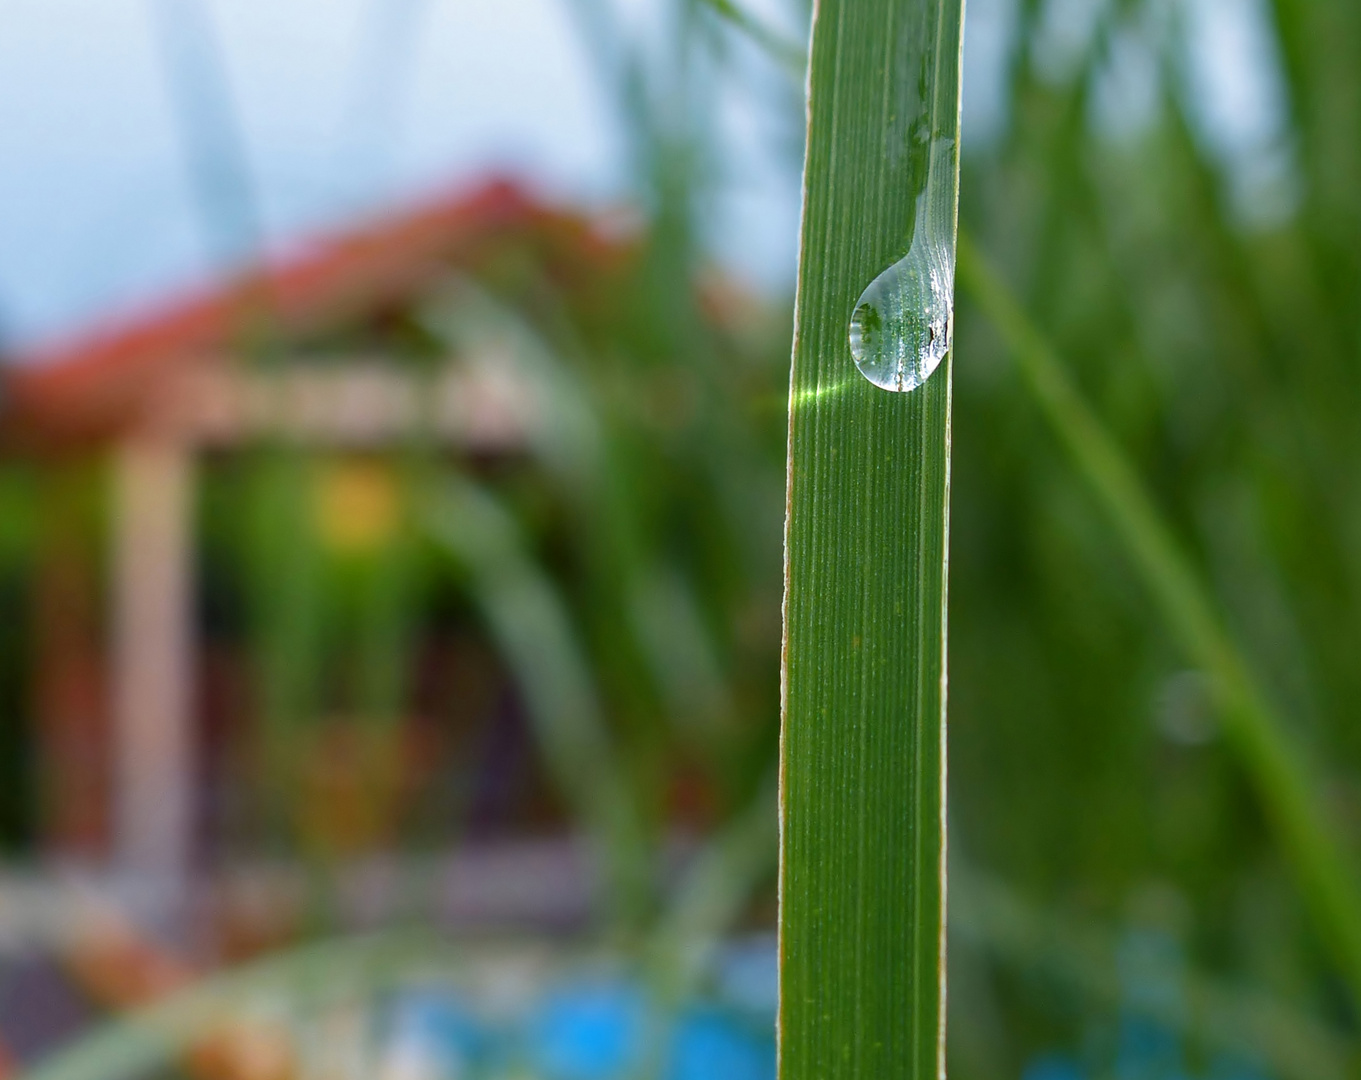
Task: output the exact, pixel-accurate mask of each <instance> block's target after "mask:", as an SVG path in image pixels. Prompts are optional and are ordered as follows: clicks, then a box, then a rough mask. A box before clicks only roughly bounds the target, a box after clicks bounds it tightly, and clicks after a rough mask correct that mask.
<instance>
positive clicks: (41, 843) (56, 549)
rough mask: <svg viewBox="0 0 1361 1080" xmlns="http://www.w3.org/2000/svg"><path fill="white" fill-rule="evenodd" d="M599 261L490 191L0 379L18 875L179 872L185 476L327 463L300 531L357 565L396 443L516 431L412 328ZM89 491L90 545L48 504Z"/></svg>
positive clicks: (575, 219)
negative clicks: (94, 509) (22, 709)
mask: <svg viewBox="0 0 1361 1080" xmlns="http://www.w3.org/2000/svg"><path fill="white" fill-rule="evenodd" d="M620 250H621V245H620V243H619V241H618V240H612V239H610V238H609V237H608V236H607V234H606V233H605V232H603V231H602V230H601V229H600V228H598V227H597V225H596V223H593V222H591V221H589V220H587V219H585V218H583V217H580V216H576V215H572V214H568V213H564V212H560V211H558V210H555V209H551V208H549V207H546V206H545V205H542V204H541V203H539V202H537V201H535V200H534V199H533V198H531V197H530V196H528V195H526V194H525V193H524V192H523V191H521V190H519V189H517V188H516V187H514V186H512V185H509V184H507V183H503V182H495V183H490V184H488V185H486V186H484V187H482V188H480V189H478V190H475V191H472V192H463V193H459V194H457V195H455V196H453V197H450V198H446V199H440V200H435V201H433V202H430V203H428V204H426V205H422V206H418V207H415V208H413V209H410V210H408V211H406V212H403V213H400V214H397V215H395V216H392V217H389V218H387V219H385V220H381V221H377V222H374V223H371V224H368V225H365V226H364V227H362V228H357V229H354V230H353V231H348V232H344V233H341V234H339V235H335V236H333V237H330V238H326V239H323V240H320V241H317V242H313V243H310V244H307V245H305V246H302V247H298V248H296V249H294V250H293V251H291V252H290V253H288V254H287V255H285V256H283V257H279V258H277V259H272V260H270V261H269V262H268V263H267V265H265V266H263V267H260V268H255V269H252V270H249V271H248V272H245V273H243V274H241V275H239V276H238V277H236V278H235V279H233V280H231V281H229V282H227V283H226V284H224V285H222V286H221V287H218V288H214V289H211V290H208V291H203V292H198V293H194V294H192V295H188V296H185V297H182V298H179V299H176V300H174V301H172V302H168V303H167V304H165V305H164V306H161V307H159V308H158V309H156V310H153V311H151V312H149V313H148V314H145V315H143V316H141V317H137V318H132V319H128V320H125V321H123V322H122V323H120V324H118V325H115V326H112V327H109V328H104V329H101V330H98V331H97V332H95V333H93V334H91V335H89V336H86V337H83V338H79V339H76V340H74V341H72V342H69V343H67V344H64V345H62V346H60V347H58V348H50V349H47V350H45V351H42V352H40V353H38V354H35V355H30V356H22V357H18V358H14V359H13V360H12V361H11V363H10V364H9V365H8V366H7V367H6V368H5V369H4V371H3V384H2V385H0V437H2V438H3V453H4V454H5V455H6V456H7V457H8V458H9V460H10V461H11V462H23V463H25V464H26V465H27V466H28V467H31V468H33V469H35V470H36V471H37V473H38V475H39V476H40V477H41V480H40V496H39V501H40V508H39V518H40V525H39V529H38V537H39V539H38V542H37V543H36V545H35V550H34V561H35V565H34V567H33V573H32V575H31V589H30V593H29V596H28V597H27V599H26V601H25V605H24V606H25V608H26V614H24V615H23V618H24V619H25V620H27V621H28V625H29V626H30V627H31V629H30V630H29V631H28V637H27V640H28V641H29V642H31V648H30V649H29V650H28V656H29V659H28V661H27V671H26V673H25V686H26V689H25V694H24V700H25V702H26V703H27V704H26V708H27V712H28V715H27V717H26V718H24V721H23V723H24V724H25V726H26V735H25V738H26V744H27V747H28V750H29V754H28V757H27V764H26V765H25V766H24V768H25V769H26V770H27V772H28V774H29V775H28V776H27V778H26V782H25V789H26V790H27V791H28V795H27V796H26V797H27V798H28V799H30V800H31V801H32V802H33V804H34V805H33V806H32V807H31V808H30V809H31V810H32V814H31V816H32V819H33V821H34V823H35V824H34V830H33V831H34V832H35V834H36V836H35V842H36V847H37V849H38V852H39V853H40V854H41V855H43V856H53V857H57V858H73V859H77V860H85V861H91V862H94V863H97V864H104V863H106V862H108V861H111V862H112V864H113V865H114V866H116V867H118V868H121V869H124V870H128V871H134V872H136V873H139V874H147V875H166V876H167V877H168V878H176V877H179V876H180V875H183V874H185V873H186V872H187V869H188V868H189V867H190V866H192V865H193V864H195V862H196V861H198V860H199V859H200V856H201V851H200V850H199V849H200V848H201V846H202V843H203V835H204V820H205V814H206V812H207V811H206V808H205V805H204V802H205V799H207V798H208V797H209V793H210V792H211V785H210V784H208V783H206V781H205V777H206V769H207V766H206V764H205V759H206V757H207V756H208V754H209V750H208V744H209V743H210V742H212V740H213V739H214V738H216V736H215V735H214V734H213V726H214V724H217V723H219V722H218V721H215V720H214V719H213V718H212V715H211V714H212V713H213V711H214V709H215V708H216V706H214V704H213V693H212V686H211V685H209V684H211V683H212V682H213V679H214V676H213V658H212V656H210V655H209V652H210V650H209V649H208V648H207V646H206V644H205V626H204V615H203V611H202V609H203V604H202V603H201V602H200V601H201V585H202V583H201V581H200V580H199V574H200V569H201V564H202V559H201V555H202V551H201V548H202V543H201V540H202V538H201V537H200V536H199V535H198V533H197V529H198V525H197V522H198V520H199V519H198V517H197V516H196V504H197V492H198V489H199V486H200V484H201V482H202V477H203V472H204V468H205V462H209V461H219V460H222V459H223V458H224V457H230V456H231V455H233V454H239V453H240V452H241V451H243V450H246V449H248V448H250V447H260V446H270V445H283V446H290V447H307V448H313V449H315V450H318V451H321V452H324V453H327V454H333V455H334V456H335V457H336V458H337V460H339V461H341V462H348V463H349V465H350V466H352V467H347V468H342V469H339V470H337V471H335V472H334V473H333V474H332V475H331V476H330V479H328V481H327V484H328V487H327V490H326V492H325V493H324V498H323V499H322V500H321V502H320V504H319V505H320V506H321V510H320V511H319V512H320V513H321V515H322V517H323V518H324V519H325V520H323V521H321V522H320V527H321V528H322V529H323V530H326V531H328V532H329V533H330V534H333V537H332V538H333V539H334V540H335V542H336V543H339V544H342V545H343V544H347V543H348V544H358V545H361V546H362V545H363V544H364V543H365V541H366V537H370V535H371V534H374V533H375V532H377V533H381V532H382V531H383V529H384V528H386V527H387V526H386V525H385V521H386V519H387V518H390V517H391V515H392V507H391V503H392V497H391V492H390V491H389V490H388V488H389V487H390V483H389V479H390V478H389V477H388V474H387V473H385V472H384V471H383V470H382V469H381V468H374V467H372V465H373V463H374V462H375V461H377V462H382V461H383V460H384V459H385V458H386V459H390V458H391V457H392V456H393V455H395V454H397V453H398V452H399V451H401V449H402V448H403V447H406V446H409V445H410V444H412V442H413V441H421V442H422V443H423V445H426V446H427V447H429V446H432V445H433V446H434V447H435V448H436V450H437V452H438V453H442V454H456V455H465V456H466V455H472V456H477V457H481V458H486V457H487V456H496V455H507V454H510V455H513V454H514V453H515V452H516V450H517V448H518V447H519V446H520V445H521V443H522V442H523V440H524V439H525V436H526V431H527V429H528V427H529V426H530V425H532V424H533V423H534V418H533V415H532V409H530V408H528V407H527V404H526V400H527V399H526V397H525V395H523V394H522V393H520V392H519V388H517V386H516V383H515V381H514V379H513V378H512V377H510V376H508V374H507V372H506V371H505V370H504V369H500V370H498V369H497V367H496V365H495V364H488V363H481V364H479V363H469V362H468V360H469V358H468V357H461V356H458V355H455V354H454V351H452V350H447V349H446V350H445V351H444V352H441V348H442V346H441V345H440V343H439V342H438V341H432V340H431V339H430V338H429V337H428V336H426V337H422V335H421V331H420V326H419V319H418V318H417V317H416V315H415V314H414V313H416V312H418V311H419V309H420V308H421V307H422V305H426V304H429V303H430V302H431V301H432V298H436V297H438V295H439V294H440V292H441V290H445V289H447V288H449V286H450V283H451V282H455V281H457V280H458V279H459V278H460V277H462V276H464V275H476V274H477V273H479V272H480V271H482V270H484V269H485V268H486V267H487V266H488V265H490V264H492V263H495V262H497V261H498V260H501V261H504V260H506V259H511V260H514V259H516V258H520V259H521V260H522V261H524V260H528V261H530V262H532V263H533V264H534V266H535V267H536V272H537V273H542V274H545V275H547V276H548V277H549V278H552V279H554V280H556V281H558V282H561V283H564V284H565V285H566V286H567V287H568V288H569V289H577V288H579V287H585V288H587V289H588V290H589V289H590V288H593V287H594V288H599V287H602V285H603V283H605V282H606V281H607V279H608V273H607V272H606V271H607V270H608V268H609V267H610V266H611V265H617V264H618V261H619V260H618V254H619V252H620ZM413 342H414V344H413ZM92 470H93V474H94V475H95V477H96V479H95V481H94V483H95V484H96V485H97V486H98V487H99V488H100V493H99V496H98V498H99V499H100V500H101V501H102V509H101V511H100V520H101V522H102V524H101V525H100V526H99V527H98V528H96V529H94V530H93V535H94V536H95V537H96V539H95V541H93V542H90V541H89V540H88V537H89V535H91V530H89V529H86V530H85V531H84V533H82V532H81V531H80V530H79V529H76V528H74V527H73V526H72V519H73V518H74V517H78V516H79V510H78V509H77V508H76V505H77V503H78V502H79V499H78V498H77V497H76V496H74V495H73V494H72V492H73V491H75V490H76V489H78V488H79V487H80V483H81V482H80V480H79V479H78V478H79V477H81V476H84V477H87V478H88V477H89V475H91V471H92ZM87 485H88V480H87ZM82 536H84V537H86V539H85V540H82V539H81V537H82ZM218 711H221V710H220V709H219V710H218ZM229 711H230V710H229ZM240 711H241V710H239V709H238V710H237V717H236V719H234V720H229V721H228V722H229V723H240V718H239V713H240Z"/></svg>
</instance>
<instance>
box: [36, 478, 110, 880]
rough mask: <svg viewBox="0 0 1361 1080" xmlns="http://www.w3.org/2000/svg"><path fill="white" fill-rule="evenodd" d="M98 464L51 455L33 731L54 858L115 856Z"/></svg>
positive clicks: (41, 824) (41, 550)
mask: <svg viewBox="0 0 1361 1080" xmlns="http://www.w3.org/2000/svg"><path fill="white" fill-rule="evenodd" d="M96 475H97V474H96V473H95V471H94V470H93V469H92V467H91V462H89V461H88V460H86V459H83V458H76V459H68V460H57V461H53V462H49V463H47V464H46V465H45V466H44V468H43V472H42V485H43V493H42V502H41V508H40V509H41V515H42V526H41V529H40V532H39V543H38V550H37V552H36V559H37V570H36V573H35V575H34V584H33V615H34V621H33V639H34V664H35V669H34V685H33V695H34V696H33V707H34V714H35V717H34V718H35V720H36V727H35V730H34V732H33V743H34V750H35V752H36V757H37V772H38V775H37V777H36V778H35V779H36V788H37V795H38V800H39V810H38V834H39V837H40V841H41V844H42V849H43V854H44V856H45V857H46V858H49V859H55V860H57V861H58V862H81V863H96V862H102V861H103V860H104V859H105V858H106V857H107V855H108V853H109V852H108V848H109V841H110V834H111V828H110V821H109V791H110V784H109V780H110V777H109V772H110V769H109V746H110V743H109V730H108V723H109V709H108V680H107V677H106V674H107V666H106V664H105V656H104V648H103V645H102V641H101V627H102V623H101V619H100V595H99V574H98V569H97V567H98V564H99V559H100V552H99V549H98V547H97V542H98V537H99V528H98V524H97V521H96V515H95V514H94V513H93V512H92V511H93V507H94V506H96V505H97V499H96V497H95V493H96V490H97V484H96Z"/></svg>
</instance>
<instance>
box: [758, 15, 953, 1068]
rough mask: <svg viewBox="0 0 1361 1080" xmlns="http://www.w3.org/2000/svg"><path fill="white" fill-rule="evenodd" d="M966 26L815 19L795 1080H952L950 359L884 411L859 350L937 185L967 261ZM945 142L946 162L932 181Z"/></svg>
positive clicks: (794, 558) (802, 349)
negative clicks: (947, 1041) (947, 1054)
mask: <svg viewBox="0 0 1361 1080" xmlns="http://www.w3.org/2000/svg"><path fill="white" fill-rule="evenodd" d="M962 18H963V5H962V3H960V2H959V0H915V2H911V3H902V2H895V0H861V2H857V3H851V2H848V0H824V2H823V3H821V4H820V5H819V7H818V9H817V14H816V16H815V20H814V26H813V39H812V40H813V44H812V58H811V68H810V75H809V92H810V99H809V125H808V149H807V161H806V166H805V171H804V185H805V187H804V210H803V213H804V217H803V238H802V251H801V255H800V266H799V285H798V298H797V314H796V317H795V344H794V362H793V372H792V380H791V388H790V427H789V479H788V494H787V497H788V517H787V525H786V563H785V585H786V591H785V651H784V662H785V663H784V673H783V675H784V686H783V704H784V727H783V734H782V745H781V769H782V780H783V786H782V808H781V809H782V833H781V868H780V892H781V910H780V1015H779V1046H780V1075H781V1077H782V1078H783V1080H814V1078H816V1080H832V1078H862V1080H863V1078H868V1077H874V1078H875V1080H891V1078H895V1077H915V1078H919V1080H920V1078H925V1077H928V1076H936V1075H938V1074H941V1073H943V1068H944V1061H943V1055H944V1039H943V1034H944V1022H943V1021H944V964H943V960H944V892H945V880H944V871H945V859H944V844H945V840H944V788H945V736H944V713H945V610H946V558H947V556H946V552H947V531H948V497H949V438H950V435H949V425H950V360H949V359H948V358H947V360H946V361H945V362H944V363H942V365H941V366H942V367H943V368H944V370H943V371H940V372H937V373H936V374H935V375H934V377H932V378H931V379H929V380H928V381H927V382H926V383H925V384H924V385H923V386H922V387H920V388H919V389H917V390H915V391H913V392H911V393H892V392H888V391H884V390H880V389H878V388H876V387H875V386H873V385H872V384H870V383H869V382H868V381H867V380H866V379H864V378H862V377H861V376H860V375H859V374H858V373H857V371H856V369H855V367H854V364H853V362H852V359H851V355H850V348H849V344H848V339H847V333H848V324H849V321H850V317H851V313H852V311H853V309H854V306H855V303H856V300H857V298H858V297H859V295H860V293H861V292H862V291H863V290H864V288H865V287H866V286H867V285H868V284H869V283H870V281H871V280H873V279H874V278H875V277H876V276H877V275H878V274H879V273H880V272H881V271H882V270H884V269H885V267H887V266H889V265H890V264H892V263H894V262H895V261H896V260H898V259H900V258H901V257H902V256H903V255H904V254H905V253H906V252H907V250H908V248H909V246H910V243H911V241H912V237H913V229H914V201H915V199H916V198H917V197H918V196H920V195H922V194H923V191H924V189H925V185H926V183H927V181H928V174H929V173H930V174H934V179H935V182H937V183H945V184H948V185H949V189H948V192H944V193H943V194H944V196H945V197H946V201H945V203H944V205H945V206H946V207H948V217H947V218H946V225H945V226H943V227H948V229H949V235H948V236H943V237H941V238H940V239H941V240H942V241H943V242H948V244H949V246H950V248H951V249H952V248H953V240H954V235H953V234H954V219H955V213H954V211H955V204H956V197H957V193H958V158H957V152H956V151H957V139H958V131H959V54H960V45H961V37H960V35H961V28H962ZM933 143H934V144H935V145H936V146H937V147H939V146H942V145H943V146H946V147H948V148H949V149H948V151H947V153H948V157H946V158H938V159H937V168H936V169H928V166H929V164H930V160H931V155H930V148H931V146H932V144H933ZM941 165H945V166H947V168H944V169H942V168H940V166H941ZM938 205H939V204H938Z"/></svg>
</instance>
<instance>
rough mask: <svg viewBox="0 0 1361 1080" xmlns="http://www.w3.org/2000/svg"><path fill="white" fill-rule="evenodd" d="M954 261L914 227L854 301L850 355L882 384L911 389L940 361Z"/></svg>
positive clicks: (947, 336) (946, 346)
mask: <svg viewBox="0 0 1361 1080" xmlns="http://www.w3.org/2000/svg"><path fill="white" fill-rule="evenodd" d="M953 314H954V266H953V264H952V260H951V259H950V258H949V256H948V255H946V253H945V252H944V250H943V249H942V248H941V247H940V245H938V244H933V243H931V242H930V241H929V240H928V239H927V238H926V237H924V236H923V235H922V232H921V231H919V232H918V235H917V239H916V240H915V241H914V242H913V244H912V247H911V249H910V250H909V251H908V253H907V254H906V255H905V256H903V258H901V259H899V260H898V261H897V262H896V263H894V264H893V265H892V266H890V267H889V268H888V269H887V270H885V271H884V272H883V273H882V274H880V275H879V276H878V277H877V278H875V279H874V280H873V281H871V282H870V284H869V287H868V288H867V289H866V290H865V291H864V292H863V293H861V295H860V299H859V300H858V301H856V305H855V312H854V314H853V315H852V316H851V330H850V337H851V356H852V357H853V358H854V359H855V366H856V367H857V368H859V369H860V374H862V375H863V376H865V378H867V379H869V381H870V382H872V383H874V385H875V386H878V387H880V388H881V389H884V390H897V391H908V390H915V389H916V388H917V387H919V386H920V385H921V384H922V383H924V382H925V381H926V380H927V379H928V378H930V376H931V373H932V372H933V371H935V370H936V368H937V367H939V366H940V362H941V360H943V359H944V358H945V354H946V353H947V352H949V351H950V341H951V337H952V335H953V333H954V319H953Z"/></svg>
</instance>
